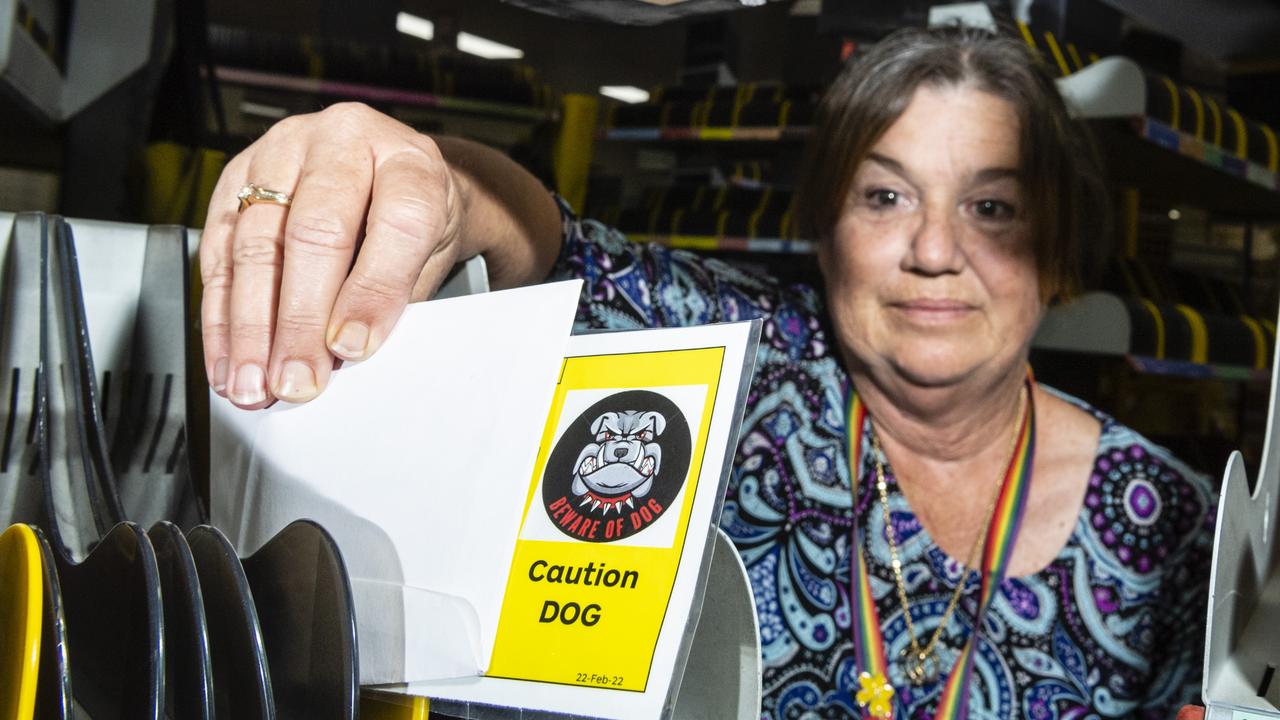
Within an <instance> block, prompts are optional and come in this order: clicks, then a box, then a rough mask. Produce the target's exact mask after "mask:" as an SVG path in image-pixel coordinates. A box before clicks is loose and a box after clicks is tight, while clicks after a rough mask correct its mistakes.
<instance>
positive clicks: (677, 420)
mask: <svg viewBox="0 0 1280 720" xmlns="http://www.w3.org/2000/svg"><path fill="white" fill-rule="evenodd" d="M692 442H693V438H692V436H691V435H690V434H689V422H688V421H687V420H685V417H684V413H682V412H680V408H679V407H677V406H676V404H675V403H674V402H672V401H671V399H670V398H668V397H667V396H665V395H663V394H661V393H657V392H652V391H650V390H626V391H623V392H619V393H615V394H613V395H610V396H608V397H606V398H604V399H602V400H600V401H598V402H596V403H595V404H593V405H592V406H591V407H589V408H587V409H586V410H585V411H583V413H582V414H581V415H579V416H578V417H577V418H576V419H574V421H573V422H572V423H570V424H569V427H568V428H567V429H565V431H564V434H563V435H561V436H560V439H559V440H558V441H556V444H555V447H553V448H552V449H551V456H550V457H548V458H547V466H546V468H545V469H544V470H543V474H542V503H543V506H544V507H545V508H546V511H547V517H548V518H550V519H551V523H552V524H553V525H555V526H556V527H557V528H559V529H560V532H562V533H564V534H565V535H568V536H569V537H571V538H574V539H575V540H582V541H585V542H606V543H607V542H613V541H615V540H622V539H624V538H629V537H631V536H632V535H635V534H636V533H639V532H642V531H644V529H645V528H647V527H649V526H650V525H652V524H653V523H654V522H655V521H657V519H658V518H659V517H661V516H662V515H663V514H664V513H665V512H667V510H668V509H670V507H671V502H672V500H674V499H675V496H676V493H678V492H680V488H681V487H682V486H683V485H684V482H685V478H686V477H687V476H688V474H689V455H690V452H691V449H692Z"/></svg>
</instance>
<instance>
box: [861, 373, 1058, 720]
mask: <svg viewBox="0 0 1280 720" xmlns="http://www.w3.org/2000/svg"><path fill="white" fill-rule="evenodd" d="M1026 384H1027V410H1026V412H1025V413H1024V415H1023V419H1022V426H1021V427H1020V428H1019V430H1018V441H1017V444H1016V445H1015V446H1014V450H1013V454H1012V455H1011V456H1010V458H1009V466H1008V467H1007V468H1005V472H1004V479H1003V480H1002V481H1001V486H1000V494H999V496H997V498H996V504H995V509H994V510H993V511H992V513H991V525H990V526H989V527H988V528H987V538H986V543H985V544H984V545H983V552H982V590H981V593H980V596H979V604H978V612H977V616H976V617H975V618H974V622H973V632H972V633H971V634H970V635H969V640H968V642H966V643H965V646H964V650H963V651H962V652H961V654H960V657H959V659H958V660H956V664H955V667H953V668H952V670H951V674H950V675H949V676H948V677H947V684H946V687H945V689H944V690H943V693H942V698H941V699H940V700H939V701H938V710H937V713H936V714H935V715H934V717H935V718H937V719H939V720H941V719H944V718H945V719H946V720H952V719H954V718H963V717H965V716H966V715H967V706H968V703H969V692H968V689H969V677H970V675H971V674H972V672H973V656H974V652H975V646H976V643H977V637H978V633H979V631H980V629H981V627H982V622H983V618H984V617H985V616H986V612H987V607H988V606H989V605H990V603H991V598H992V597H994V596H995V593H996V590H997V589H998V588H999V587H1000V583H1001V581H1003V580H1004V574H1005V569H1006V568H1007V567H1008V565H1009V558H1010V557H1011V556H1012V555H1013V544H1014V541H1015V540H1016V539H1017V537H1018V530H1019V528H1020V527H1021V525H1022V514H1023V511H1024V510H1025V509H1026V505H1027V493H1028V490H1029V489H1030V487H1031V466H1032V459H1033V457H1034V455H1035V438H1036V413H1035V404H1034V401H1033V399H1032V397H1033V394H1034V390H1035V380H1034V378H1032V376H1031V372H1030V370H1028V372H1027V379H1026ZM846 417H847V418H848V421H849V438H848V439H849V448H848V452H849V475H850V480H851V482H853V487H854V512H855V516H854V525H853V553H854V562H853V579H852V585H853V587H852V588H851V589H852V592H853V606H854V607H853V609H854V628H853V640H854V645H855V648H856V651H857V656H858V667H859V670H860V671H861V672H862V673H863V674H864V679H863V687H864V693H865V695H864V694H863V693H860V699H861V698H862V697H872V698H879V699H880V702H872V703H871V705H872V707H871V708H869V710H870V712H871V717H876V718H882V717H891V713H890V712H885V710H886V709H887V708H889V707H890V705H889V703H890V700H891V696H892V694H893V692H892V690H891V689H889V686H888V684H887V680H886V679H887V678H888V677H889V663H888V660H887V659H886V658H885V648H884V637H883V636H882V635H881V632H880V616H879V613H877V612H876V603H875V598H873V597H872V595H871V575H870V573H869V572H868V571H867V556H866V552H865V551H864V549H863V541H862V533H861V532H860V530H859V527H858V522H857V516H856V512H857V487H858V485H859V484H860V482H861V477H862V458H861V456H860V454H861V452H862V440H863V437H864V436H865V435H866V432H867V425H868V422H867V409H866V407H865V406H864V405H863V404H862V401H861V399H859V398H858V393H857V392H855V391H854V390H853V389H852V388H850V390H849V407H848V415H846ZM959 582H964V578H963V577H961V578H960V580H959ZM904 610H905V611H906V612H910V611H909V610H906V609H905V608H904ZM872 679H874V681H873V680H872ZM873 683H874V687H873ZM882 687H883V692H881V688H882Z"/></svg>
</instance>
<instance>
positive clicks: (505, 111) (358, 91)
mask: <svg viewBox="0 0 1280 720" xmlns="http://www.w3.org/2000/svg"><path fill="white" fill-rule="evenodd" d="M214 75H215V76H216V77H217V78H218V80H219V81H220V82H223V83H228V84H232V85H241V86H245V87H253V88H266V89H271V90H284V91H287V92H293V93H303V94H308V95H320V96H323V97H328V98H341V99H346V100H359V101H362V102H367V103H375V104H391V105H407V106H411V107H418V108H433V109H438V110H444V111H454V112H460V113H472V114H476V115H481V116H491V117H497V118H509V119H513V120H533V121H541V120H555V118H556V112H555V111H554V110H552V109H548V108H541V107H532V106H528V105H515V104H511V103H499V102H490V101H485V100H473V99H469V98H461V97H450V96H447V95H438V94H435V93H427V92H418V91H414V90H406V89H402V88H394V87H385V86H379V85H368V84H365V83H356V82H344V81H339V80H325V79H323V78H310V77H300V76H295V75H282V74H279V73H272V72H264V71H261V70H249V69H245V68H235V67H226V66H219V67H217V68H216V69H215V70H214Z"/></svg>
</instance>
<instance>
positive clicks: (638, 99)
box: [600, 85, 649, 104]
mask: <svg viewBox="0 0 1280 720" xmlns="http://www.w3.org/2000/svg"><path fill="white" fill-rule="evenodd" d="M600 94H601V95H603V96H605V97H611V98H613V99H614V100H621V101H622V102H624V103H632V104H635V103H642V102H648V101H649V92H648V91H647V90H641V89H640V88H638V87H634V86H631V85H601V86H600Z"/></svg>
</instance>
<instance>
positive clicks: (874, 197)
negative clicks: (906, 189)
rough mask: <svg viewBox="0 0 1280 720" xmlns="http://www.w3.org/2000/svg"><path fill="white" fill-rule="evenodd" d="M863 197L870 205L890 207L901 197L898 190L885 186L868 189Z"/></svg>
mask: <svg viewBox="0 0 1280 720" xmlns="http://www.w3.org/2000/svg"><path fill="white" fill-rule="evenodd" d="M865 197H866V199H867V202H868V203H869V204H870V205H871V207H892V206H894V205H897V204H898V202H899V201H900V200H901V199H902V197H901V196H900V195H899V194H898V191H896V190H888V189H886V188H876V189H874V190H868V191H867V193H866V196H865Z"/></svg>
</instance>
